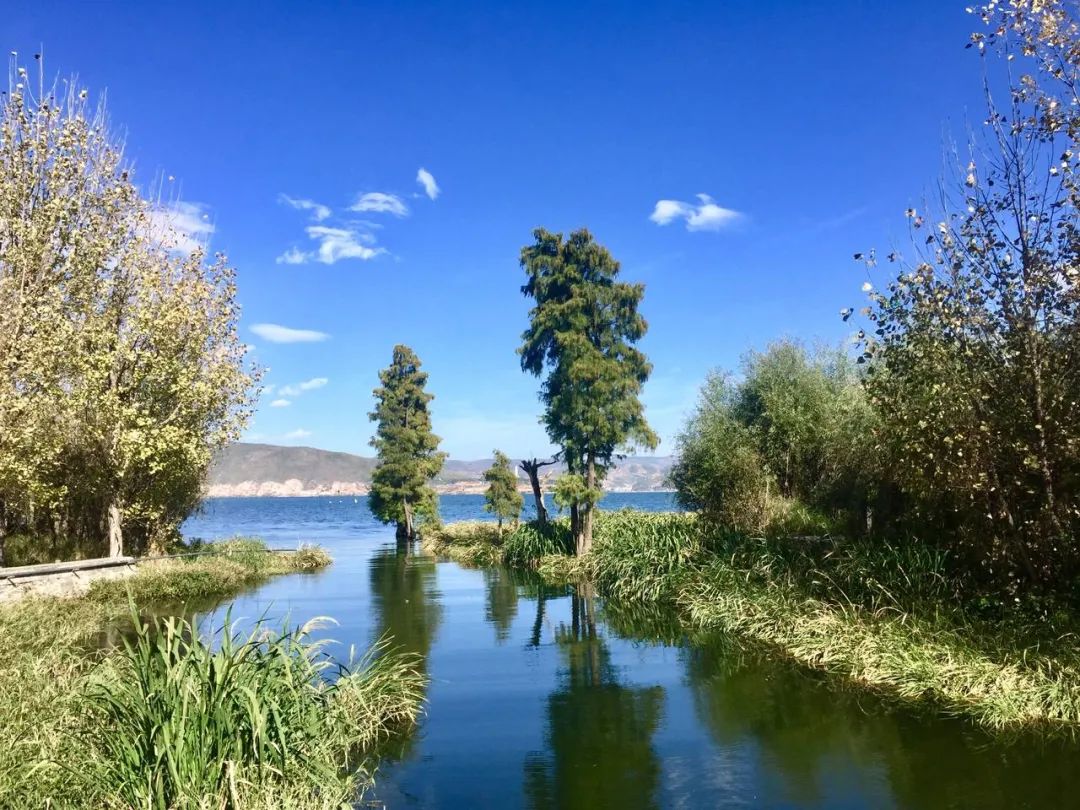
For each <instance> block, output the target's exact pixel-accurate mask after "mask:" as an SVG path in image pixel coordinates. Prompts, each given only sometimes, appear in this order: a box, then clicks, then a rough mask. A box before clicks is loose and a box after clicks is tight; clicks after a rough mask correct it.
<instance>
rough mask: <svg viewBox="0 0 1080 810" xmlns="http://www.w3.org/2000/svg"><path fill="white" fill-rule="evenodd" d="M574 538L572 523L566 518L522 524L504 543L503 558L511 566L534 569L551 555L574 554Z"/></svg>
mask: <svg viewBox="0 0 1080 810" xmlns="http://www.w3.org/2000/svg"><path fill="white" fill-rule="evenodd" d="M573 552H574V538H573V537H572V536H571V535H570V521H568V520H566V519H565V518H557V519H555V520H550V521H548V523H547V524H546V525H545V526H541V525H540V524H539V523H536V522H530V523H522V524H521V525H520V526H518V527H517V528H516V529H515V530H514V531H512V532H511V533H510V534H509V536H507V538H506V541H505V542H504V543H503V558H504V559H505V561H506V562H507V563H509V564H510V565H517V566H521V567H534V566H535V565H536V564H537V562H538V561H539V560H540V558H541V557H546V556H548V555H551V554H573Z"/></svg>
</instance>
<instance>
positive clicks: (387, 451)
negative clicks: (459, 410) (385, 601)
mask: <svg viewBox="0 0 1080 810" xmlns="http://www.w3.org/2000/svg"><path fill="white" fill-rule="evenodd" d="M379 381H380V382H381V383H382V385H381V386H380V387H379V388H376V389H375V391H374V394H375V400H376V404H375V410H374V411H372V412H371V413H370V414H369V417H370V418H371V420H372V421H374V422H377V423H378V427H376V429H375V435H374V436H373V437H372V439H371V446H372V447H374V448H375V452H376V455H377V456H378V464H377V466H376V467H375V471H374V473H372V476H371V494H370V496H369V498H368V504H369V505H370V507H371V512H372V514H373V515H375V517H377V518H378V519H379V520H381V521H382V522H383V523H395V524H396V525H397V536H398V539H399V540H401V541H409V540H412V539H413V538H414V537H415V536H416V529H417V522H418V521H435V520H438V515H439V506H438V498H437V496H436V495H435V490H434V489H432V487H431V484H430V483H429V482H430V481H431V479H432V478H434V477H435V476H436V475H438V474H439V471H440V470H442V466H443V461H444V460H445V459H446V454H445V453H441V452H439V449H438V448H439V437H438V436H436V435H435V434H434V433H432V432H431V414H430V413H428V403H429V402H431V400H432V399H433V396H432V395H431V394H429V393H428V392H427V391H425V390H424V386H425V384H426V383H427V373H426V372H424V371H421V370H420V359H419V358H418V357H417V356H416V354H415V353H414V352H413V350H412V349H410V348H409V347H408V346H400V345H399V346H395V347H394V356H393V360H392V361H391V363H390V365H389V367H387V368H386V369H384V370H383V371H380V372H379Z"/></svg>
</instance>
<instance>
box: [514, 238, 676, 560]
mask: <svg viewBox="0 0 1080 810" xmlns="http://www.w3.org/2000/svg"><path fill="white" fill-rule="evenodd" d="M533 237H534V239H535V242H534V244H532V245H529V246H527V247H525V248H524V249H523V250H522V251H521V267H522V269H524V270H525V274H526V276H527V280H526V283H525V285H524V286H523V287H522V288H521V291H522V292H523V293H524V294H525V296H526V297H528V298H532V299H533V300H534V302H535V304H534V306H533V308H532V310H530V312H529V328H528V329H526V330H525V332H524V334H523V335H522V345H521V347H520V348H519V349H518V352H519V354H520V355H521V368H522V370H524V371H528V372H529V373H531V374H534V375H536V376H540V375H541V374H543V373H544V372H545V371H546V372H547V377H546V379H545V380H544V383H543V386H542V387H541V391H540V398H541V400H542V401H543V403H544V405H545V412H544V417H543V421H544V424H545V426H546V427H547V432H548V436H549V437H550V438H551V441H552V442H554V443H555V444H557V445H559V446H560V447H561V448H562V451H561V457H562V459H563V460H564V461H565V462H566V465H567V468H568V475H569V476H570V477H569V478H568V479H567V480H565V481H563V482H562V486H561V487H560V490H561V491H562V492H563V493H564V494H567V495H568V496H569V498H570V520H571V524H572V526H573V532H574V537H575V542H576V545H577V551H578V553H579V554H584V553H586V552H587V551H588V550H589V547H590V546H591V544H592V519H593V506H594V505H595V503H596V501H597V500H598V498H599V490H600V484H601V482H602V481H603V478H604V475H605V474H606V473H607V470H608V468H609V467H610V466H611V461H612V458H613V457H614V456H615V453H616V452H617V451H618V450H619V449H620V448H625V447H627V446H639V447H647V448H650V449H652V448H654V447H656V445H657V443H658V441H659V440H658V439H657V437H656V434H655V433H653V431H652V429H651V428H650V427H649V425H648V423H647V422H646V421H645V413H644V409H643V408H642V405H641V400H640V398H639V397H640V394H641V387H642V385H644V383H645V381H646V380H647V379H648V378H649V374H650V372H651V371H652V366H651V365H650V363H649V361H648V360H647V359H646V357H645V355H644V354H642V353H641V352H640V351H639V350H638V349H637V348H635V346H634V344H636V343H637V342H638V341H639V340H641V338H642V337H643V336H644V335H645V331H646V329H647V328H648V327H647V324H646V323H645V319H644V318H643V317H642V316H641V315H640V314H639V313H638V305H639V304H640V303H641V299H642V297H643V296H644V294H645V287H644V285H642V284H627V283H625V282H620V281H618V280H617V279H618V275H619V263H618V262H617V261H615V259H614V258H613V257H612V255H611V253H609V252H608V250H607V248H605V247H603V246H602V245H600V244H598V243H597V242H596V241H595V240H594V239H593V237H592V234H590V233H589V232H588V231H587V230H585V229H582V230H578V231H574V232H573V233H572V234H570V237H569V238H568V239H563V236H562V234H560V233H551V232H550V231H547V230H545V229H543V228H538V229H537V230H535V231H534V232H533Z"/></svg>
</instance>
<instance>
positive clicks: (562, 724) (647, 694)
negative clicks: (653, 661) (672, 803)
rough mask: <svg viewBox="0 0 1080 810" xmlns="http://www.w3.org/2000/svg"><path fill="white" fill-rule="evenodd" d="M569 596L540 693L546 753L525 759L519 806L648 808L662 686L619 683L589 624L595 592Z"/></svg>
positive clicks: (654, 780)
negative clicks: (557, 657) (555, 679)
mask: <svg viewBox="0 0 1080 810" xmlns="http://www.w3.org/2000/svg"><path fill="white" fill-rule="evenodd" d="M570 599H571V605H570V609H571V620H570V624H569V625H567V624H565V623H562V624H560V626H559V627H558V628H557V630H556V632H555V639H556V643H557V644H558V646H559V650H560V652H561V654H562V656H563V661H564V667H563V669H562V670H561V671H560V673H559V681H560V683H559V687H558V688H557V689H556V690H555V691H554V692H552V693H551V695H550V696H549V697H548V699H547V732H546V738H545V742H546V744H547V751H546V752H544V753H532V754H530V755H529V756H528V758H527V759H526V761H525V796H526V800H527V805H528V806H529V807H531V808H537V810H540V808H554V807H563V808H573V807H582V808H586V807H587V808H595V807H656V806H658V805H657V804H656V798H655V797H656V791H657V786H658V784H659V779H660V772H661V769H660V764H659V762H658V760H657V756H656V752H655V751H654V750H653V746H652V736H653V734H654V733H655V731H656V729H657V726H658V724H659V723H660V719H661V714H662V709H663V702H664V690H663V689H662V688H661V687H659V686H653V687H647V688H629V687H626V686H623V685H622V684H620V682H619V672H618V670H617V669H616V668H615V667H614V666H612V663H611V655H610V651H609V650H608V647H607V643H606V641H605V639H604V638H603V637H602V635H601V634H600V633H599V632H598V630H597V622H596V605H595V601H596V600H595V598H594V597H593V595H592V594H591V593H590V592H589V591H588V590H585V591H584V592H582V593H575V594H573V595H572V596H571V597H570ZM538 604H542V600H538Z"/></svg>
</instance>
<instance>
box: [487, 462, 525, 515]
mask: <svg viewBox="0 0 1080 810" xmlns="http://www.w3.org/2000/svg"><path fill="white" fill-rule="evenodd" d="M484 480H485V481H487V483H488V488H487V492H486V493H485V494H484V500H485V503H484V511H486V512H491V513H492V514H493V515H495V517H496V518H497V519H498V521H499V531H500V532H501V531H502V524H503V521H504V520H509V521H513V522H515V523H516V522H517V520H518V518H519V517H520V516H521V507H522V506H523V505H524V504H525V499H524V498H522V497H521V493H520V492H518V488H517V476H516V475H514V468H513V466H512V465H511V463H510V459H509V458H508V457H507V456H506V454H505V453H503V452H501V451H499V450H496V451H495V463H494V464H492V465H491V466H490V467H489V468H488V469H487V470H486V471H485V472H484Z"/></svg>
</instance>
